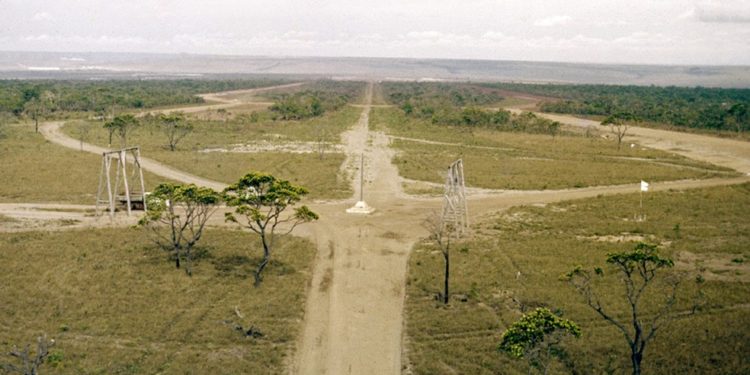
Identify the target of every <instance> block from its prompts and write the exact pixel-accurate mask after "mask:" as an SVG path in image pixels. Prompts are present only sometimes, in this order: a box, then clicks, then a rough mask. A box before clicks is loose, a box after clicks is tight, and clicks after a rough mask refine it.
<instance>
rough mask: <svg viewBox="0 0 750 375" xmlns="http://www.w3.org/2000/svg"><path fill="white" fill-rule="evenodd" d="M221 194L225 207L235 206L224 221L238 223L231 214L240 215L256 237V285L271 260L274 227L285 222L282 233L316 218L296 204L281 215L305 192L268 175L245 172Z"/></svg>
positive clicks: (245, 225)
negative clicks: (260, 250)
mask: <svg viewBox="0 0 750 375" xmlns="http://www.w3.org/2000/svg"><path fill="white" fill-rule="evenodd" d="M224 193H225V197H224V199H225V200H226V202H227V206H230V207H234V208H235V212H234V213H231V212H227V213H226V214H225V215H226V220H227V221H231V222H235V223H238V224H240V223H239V221H238V220H237V217H236V216H235V214H236V215H241V216H244V223H242V224H240V225H242V227H244V228H247V229H250V230H251V231H253V232H254V233H256V234H258V235H259V236H260V240H261V243H262V245H263V258H262V260H261V262H260V263H259V264H258V268H257V270H256V271H255V286H256V287H257V286H259V285H260V283H261V281H262V280H263V276H262V273H263V269H265V268H266V266H267V265H268V262H269V261H270V260H271V252H272V251H273V245H274V238H275V235H276V229H277V227H278V226H279V225H282V224H286V225H288V229H287V231H286V232H285V234H289V233H291V232H292V230H294V228H295V227H296V226H297V225H299V224H302V223H307V222H311V221H313V220H317V219H318V215H317V214H316V213H315V212H312V211H311V210H310V209H309V208H307V206H301V207H298V208H296V209H295V210H294V213H291V214H289V215H284V211H286V210H287V209H288V208H291V207H292V206H294V205H295V204H297V203H298V202H299V201H300V200H301V199H302V197H304V196H305V195H307V189H305V188H303V187H301V186H296V185H292V184H291V183H290V182H289V181H286V180H280V179H278V178H276V177H274V176H272V175H270V174H265V173H255V172H252V173H248V174H246V175H245V176H244V177H242V178H241V179H240V180H239V181H238V182H237V183H235V184H232V185H230V186H229V187H228V188H226V189H225V190H224Z"/></svg>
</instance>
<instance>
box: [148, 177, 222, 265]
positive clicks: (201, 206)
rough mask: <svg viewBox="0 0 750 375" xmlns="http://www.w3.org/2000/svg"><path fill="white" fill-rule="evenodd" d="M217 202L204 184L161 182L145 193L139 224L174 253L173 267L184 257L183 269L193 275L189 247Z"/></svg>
mask: <svg viewBox="0 0 750 375" xmlns="http://www.w3.org/2000/svg"><path fill="white" fill-rule="evenodd" d="M220 201H221V195H220V194H219V193H217V192H215V191H213V190H212V189H209V188H206V187H198V186H195V185H193V184H190V185H176V184H168V183H167V184H160V185H159V186H157V187H156V189H154V191H153V192H152V193H151V194H150V195H149V196H148V199H147V202H146V207H147V210H146V213H145V215H144V216H143V217H142V218H141V219H140V221H139V222H138V225H140V226H143V227H145V228H147V229H149V230H150V231H151V233H152V235H153V238H154V241H155V242H156V243H157V245H159V246H160V247H161V248H162V249H164V250H166V251H168V252H170V253H171V254H172V255H173V256H174V259H175V267H176V268H180V258H181V257H184V258H185V260H186V261H187V262H186V263H187V264H186V266H185V272H186V273H187V274H188V275H192V269H191V263H192V249H193V247H195V244H196V243H197V242H198V241H199V240H200V239H201V236H202V235H203V230H204V228H205V226H206V222H208V219H209V218H210V217H211V215H212V214H213V213H214V212H215V211H216V209H217V207H218V204H219V202H220Z"/></svg>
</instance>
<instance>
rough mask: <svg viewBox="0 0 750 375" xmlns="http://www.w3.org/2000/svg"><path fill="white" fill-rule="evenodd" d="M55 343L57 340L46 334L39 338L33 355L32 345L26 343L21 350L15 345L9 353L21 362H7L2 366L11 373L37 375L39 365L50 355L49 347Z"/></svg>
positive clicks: (1, 366)
mask: <svg viewBox="0 0 750 375" xmlns="http://www.w3.org/2000/svg"><path fill="white" fill-rule="evenodd" d="M54 345H55V340H48V339H47V336H46V335H45V336H40V337H38V338H37V346H36V353H34V354H33V355H32V354H31V350H30V345H26V348H24V350H19V349H18V347H16V346H14V347H13V350H11V351H10V352H8V355H9V356H11V357H13V358H15V361H16V362H20V364H18V365H13V364H10V363H6V364H3V365H0V368H1V369H3V370H5V371H7V372H9V373H17V374H20V375H37V374H38V373H39V366H41V365H42V364H43V363H44V360H45V359H46V358H47V356H48V355H49V348H51V347H52V346H54Z"/></svg>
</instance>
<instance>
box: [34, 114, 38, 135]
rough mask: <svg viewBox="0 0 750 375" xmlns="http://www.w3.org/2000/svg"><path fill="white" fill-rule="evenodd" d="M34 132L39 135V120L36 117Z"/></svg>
mask: <svg viewBox="0 0 750 375" xmlns="http://www.w3.org/2000/svg"><path fill="white" fill-rule="evenodd" d="M34 131H35V132H37V133H39V119H38V118H36V117H35V118H34Z"/></svg>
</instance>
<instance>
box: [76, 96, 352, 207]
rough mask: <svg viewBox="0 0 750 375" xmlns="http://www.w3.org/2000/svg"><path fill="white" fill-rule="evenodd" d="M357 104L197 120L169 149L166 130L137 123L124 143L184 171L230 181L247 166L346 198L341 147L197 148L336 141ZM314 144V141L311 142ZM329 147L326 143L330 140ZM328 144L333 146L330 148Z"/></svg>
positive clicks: (96, 140)
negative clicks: (303, 113)
mask: <svg viewBox="0 0 750 375" xmlns="http://www.w3.org/2000/svg"><path fill="white" fill-rule="evenodd" d="M360 112H361V109H358V108H353V107H344V108H342V109H341V110H339V111H336V112H331V113H327V114H325V115H324V116H323V117H320V118H314V119H309V120H305V121H277V122H273V121H261V122H258V123H240V122H235V121H228V122H223V121H197V122H195V123H194V125H195V130H194V131H193V132H192V133H191V134H189V135H188V136H187V137H185V139H183V140H182V142H181V143H179V144H178V147H177V151H174V152H172V151H168V148H167V147H166V136H165V135H164V134H163V133H162V132H161V131H160V130H159V129H158V128H156V126H152V125H145V126H143V127H141V128H138V129H136V130H135V131H134V132H133V134H132V137H130V139H129V141H128V143H129V144H131V145H140V146H141V150H142V155H143V156H145V157H149V158H152V159H155V160H158V161H160V162H163V163H165V164H167V165H170V166H173V167H175V168H178V169H180V170H184V171H186V172H189V173H192V174H195V175H198V176H201V177H206V178H210V179H214V180H217V181H221V182H226V183H233V182H236V181H237V180H238V179H239V178H240V177H241V176H243V175H244V174H245V173H248V172H250V171H263V172H268V173H272V174H274V175H277V176H279V177H280V178H284V179H287V180H290V181H293V182H295V183H297V184H300V185H302V186H305V187H306V188H308V189H309V190H310V192H311V194H310V197H311V198H314V199H315V198H344V197H348V196H349V195H350V194H351V191H350V188H349V181H348V180H346V178H345V177H344V176H341V175H340V174H339V168H340V166H341V163H342V162H343V161H344V158H345V156H344V154H343V153H337V152H333V153H329V154H326V155H325V157H324V158H323V159H322V160H321V159H320V158H319V157H318V155H317V154H315V153H306V154H299V153H282V152H253V153H244V152H199V151H201V150H205V149H211V148H231V147H232V146H236V145H244V144H253V143H256V142H258V141H266V142H270V143H272V144H273V143H288V142H317V140H318V139H320V137H321V134H322V135H323V136H324V139H325V141H326V142H329V143H340V141H341V140H340V134H341V132H343V131H344V130H346V129H347V128H349V127H350V126H351V125H353V124H354V123H355V122H356V121H357V119H358V118H359V114H360ZM89 124H90V125H89V126H91V127H92V130H91V131H90V133H89V134H88V136H87V142H89V143H93V144H97V145H100V146H107V144H108V141H109V140H108V134H107V132H106V130H105V129H104V128H102V127H101V124H99V123H89ZM81 126H85V123H82V122H70V123H67V124H66V125H65V126H64V128H63V130H64V131H65V132H66V133H67V134H68V135H69V136H71V137H75V136H76V134H78V129H79V127H81ZM312 147H314V145H313V146H312ZM329 147H330V146H329ZM331 150H332V149H331Z"/></svg>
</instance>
